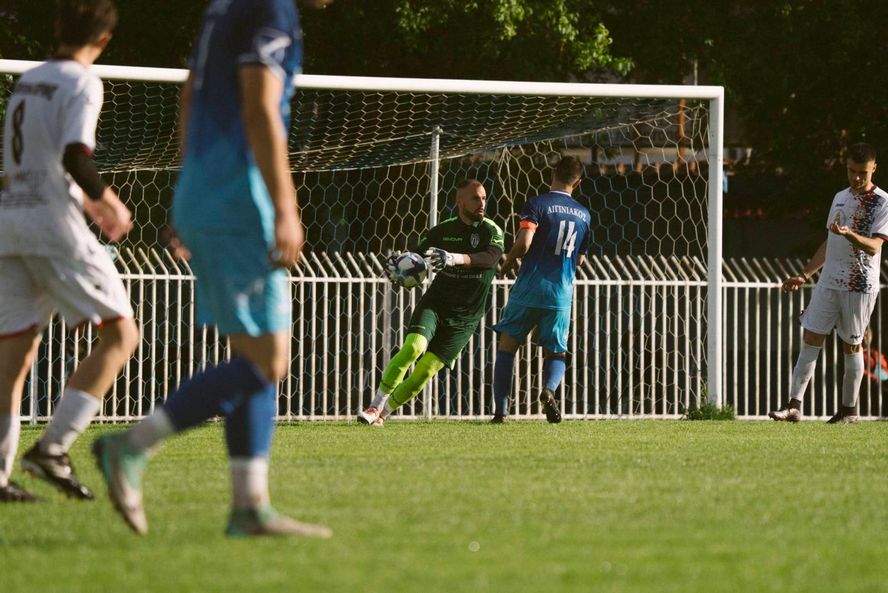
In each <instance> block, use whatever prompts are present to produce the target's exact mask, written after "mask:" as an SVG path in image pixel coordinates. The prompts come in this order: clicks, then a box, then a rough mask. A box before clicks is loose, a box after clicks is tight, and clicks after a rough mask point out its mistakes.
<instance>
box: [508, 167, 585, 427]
mask: <svg viewBox="0 0 888 593" xmlns="http://www.w3.org/2000/svg"><path fill="white" fill-rule="evenodd" d="M582 175H583V164H582V163H581V162H580V161H579V159H577V158H575V157H564V158H562V159H561V160H560V161H559V162H558V164H556V165H555V167H554V168H553V170H552V185H551V188H550V190H549V192H548V193H545V194H543V195H541V196H537V197H535V198H531V199H530V200H528V201H527V204H525V205H524V208H523V209H522V210H521V214H520V218H521V228H520V230H519V231H518V235H517V236H516V237H515V244H514V245H513V247H512V250H511V251H510V252H509V254H508V255H507V256H506V260H505V262H504V263H503V272H508V271H509V270H510V269H512V268H514V267H515V266H516V265H517V263H518V259H519V258H521V268H520V270H519V271H518V279H517V280H515V284H514V286H513V287H512V290H511V291H510V292H509V302H508V303H507V304H506V307H505V309H504V310H503V315H502V318H501V319H500V321H499V323H497V324H496V326H495V327H494V329H495V330H496V331H497V332H498V333H499V346H498V349H497V353H496V364H495V365H494V371H493V397H494V406H495V407H494V416H493V419H492V422H494V423H499V422H503V420H504V419H505V417H506V416H507V415H508V402H509V395H510V394H511V392H512V368H513V366H514V364H515V352H517V351H518V347H519V346H521V344H522V343H523V342H524V340H525V339H526V338H527V336H528V334H529V333H530V332H531V331H534V330H536V334H535V335H536V342H537V343H538V344H539V345H540V346H542V347H543V352H544V354H545V362H544V364H543V384H544V385H545V387H544V388H543V390H542V392H541V393H540V395H539V399H540V403H542V405H543V410H544V411H545V412H546V420H548V421H549V422H551V423H557V422H561V412H560V410H559V409H558V401H557V400H556V399H555V390H557V389H558V385H560V384H561V380H562V379H563V378H564V371H565V367H566V356H567V334H568V332H569V331H570V309H571V301H572V300H573V283H574V277H575V276H576V273H577V265H582V263H583V261H584V260H585V258H586V255H585V254H586V251H587V249H588V246H589V210H588V209H587V208H586V207H585V206H583V205H582V204H580V203H579V202H577V201H576V200H574V199H573V198H572V197H571V194H573V192H574V190H575V189H576V188H577V187H578V186H579V185H580V180H581V178H582Z"/></svg>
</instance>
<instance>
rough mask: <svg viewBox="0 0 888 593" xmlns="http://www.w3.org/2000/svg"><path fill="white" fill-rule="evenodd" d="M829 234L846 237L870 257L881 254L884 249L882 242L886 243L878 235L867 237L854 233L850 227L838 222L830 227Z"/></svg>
mask: <svg viewBox="0 0 888 593" xmlns="http://www.w3.org/2000/svg"><path fill="white" fill-rule="evenodd" d="M829 232H831V233H835V234H837V235H841V236H842V237H845V239H847V240H848V242H849V243H851V244H852V245H854V246H855V247H857V248H858V249H860V250H861V251H863V252H864V253H866V254H868V255H876V254H877V253H879V251H880V250H881V249H882V242H883V241H884V239H883V238H882V237H880V236H878V235H876V236H873V237H866V236H864V235H861V234H860V233H856V232H854V231H853V230H851V228H850V227H848V226H844V225H840V224H839V223H837V222H833V223H832V224H830V225H829Z"/></svg>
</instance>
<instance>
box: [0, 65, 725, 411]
mask: <svg viewBox="0 0 888 593" xmlns="http://www.w3.org/2000/svg"><path fill="white" fill-rule="evenodd" d="M8 82H9V81H8V80H7V84H8ZM178 95H179V87H178V85H176V84H172V83H155V82H139V81H119V80H114V81H111V80H109V81H105V107H104V110H103V113H102V116H101V120H100V123H99V130H98V135H97V140H98V147H97V152H96V159H97V162H98V163H99V165H100V168H101V170H102V171H103V173H104V175H105V178H106V179H107V180H108V181H109V182H110V183H111V184H112V186H113V187H115V189H117V191H118V192H119V193H120V195H121V197H122V198H123V199H124V201H125V202H126V203H127V204H128V205H129V206H130V207H131V209H132V210H133V214H134V219H135V222H136V228H135V229H134V231H133V232H132V233H131V234H130V235H129V236H128V237H127V238H126V239H125V240H124V241H123V242H122V244H121V246H120V252H119V253H120V259H119V263H120V266H121V270H122V271H123V272H124V275H125V278H126V281H127V282H128V286H129V287H130V289H131V295H132V297H133V299H134V302H135V303H136V304H137V307H136V311H137V315H138V316H139V317H140V321H141V323H142V327H143V338H144V339H143V345H142V347H141V348H140V350H139V352H137V354H136V357H135V358H134V360H133V362H131V363H130V366H129V367H128V370H127V372H126V373H125V376H124V378H122V379H121V381H120V382H119V383H118V386H117V387H115V394H120V397H119V399H114V400H109V401H113V402H114V403H110V404H108V406H107V407H106V411H105V412H106V414H107V415H108V416H109V417H115V418H129V417H136V416H139V415H141V414H142V413H144V412H147V411H148V410H149V409H150V408H151V406H152V405H153V404H154V403H155V402H156V401H159V400H162V398H163V397H165V395H166V393H167V392H168V390H169V388H170V386H171V385H175V384H176V383H177V382H178V380H179V379H180V378H181V377H182V376H187V374H188V372H190V371H191V370H193V369H194V368H200V367H201V366H202V365H204V364H208V363H212V362H214V361H215V360H218V359H219V358H220V357H224V356H225V355H226V348H225V345H224V343H222V342H220V341H219V340H218V338H217V337H216V336H215V335H214V334H213V333H212V332H211V331H210V330H207V329H206V328H200V327H197V326H195V325H194V323H193V299H192V295H191V284H190V272H189V270H188V268H187V265H182V264H179V265H178V268H177V267H176V266H177V264H174V263H173V262H172V261H171V260H169V258H167V257H166V256H165V255H161V254H159V253H158V252H157V251H156V250H157V246H158V240H159V235H160V232H161V229H162V228H163V226H164V225H165V224H167V223H168V213H169V207H170V203H171V200H172V193H173V188H174V186H175V181H176V175H177V167H178V165H179V162H178V161H179V154H178V148H177V131H176V118H177V103H178ZM5 100H6V97H5V95H4V97H2V98H0V110H2V109H3V107H4V105H5V103H4V102H5ZM292 113H293V125H292V128H291V130H290V137H289V146H290V153H291V155H290V156H291V162H292V165H293V174H294V180H295V181H296V184H297V188H298V193H299V200H300V203H301V205H302V209H303V216H304V220H305V224H306V229H307V239H308V242H307V249H306V258H305V261H304V262H303V264H302V265H300V266H299V268H298V270H296V272H295V273H294V282H293V288H292V291H293V296H294V311H295V313H296V322H295V325H294V331H295V337H294V342H293V364H292V366H291V371H292V372H291V375H290V377H289V378H288V379H287V381H285V382H284V384H283V385H282V404H281V409H280V411H281V414H282V415H284V416H285V417H297V418H298V417H345V416H349V415H352V414H354V413H355V412H356V411H357V409H358V408H359V407H360V406H361V405H366V403H367V402H368V401H369V398H370V396H371V395H372V393H373V391H374V390H375V388H376V383H377V381H378V380H379V376H380V374H381V372H382V369H383V368H384V366H385V363H386V362H387V360H388V357H389V356H390V355H391V353H392V350H393V349H394V348H396V347H397V346H398V345H399V343H400V340H401V339H402V338H403V326H404V323H405V322H406V316H407V315H409V311H410V309H411V306H412V304H414V303H415V299H416V298H417V297H418V293H416V292H414V293H409V294H408V293H406V292H405V291H399V290H394V289H392V287H391V286H390V285H388V283H387V282H386V281H385V280H384V278H383V275H382V269H381V266H380V265H379V263H378V262H379V258H380V257H381V256H383V255H384V254H386V253H388V252H390V251H392V250H406V249H409V248H410V247H412V246H413V245H415V243H416V242H417V240H418V238H419V234H420V233H421V232H422V230H423V229H425V228H426V227H427V226H428V225H429V222H430V220H431V216H430V214H431V213H430V207H429V192H430V187H431V177H430V175H431V171H432V167H431V163H430V149H431V144H432V138H433V134H434V133H436V132H435V130H436V129H437V130H439V133H440V136H439V141H440V161H439V165H440V171H439V178H438V182H439V187H440V193H439V199H438V212H437V213H436V218H437V220H441V219H443V218H444V217H448V216H451V215H452V214H453V211H452V204H451V201H452V195H453V192H454V189H455V187H456V185H457V183H458V182H459V181H460V180H462V179H465V178H468V177H473V178H477V179H479V180H480V181H481V182H482V183H483V184H484V186H485V188H486V189H487V193H488V198H489V202H488V212H487V215H488V216H489V217H490V218H492V219H493V220H494V222H496V223H497V224H499V225H500V226H501V227H503V229H504V230H505V231H506V235H507V246H508V244H510V241H511V238H512V237H514V235H515V232H516V231H517V213H518V212H519V211H520V209H521V207H522V206H523V205H524V203H525V202H526V201H527V200H528V199H529V198H531V197H533V196H535V195H537V194H539V193H541V192H543V191H546V189H547V188H548V184H549V182H550V177H549V166H550V165H551V164H552V163H553V162H554V161H555V160H556V159H557V158H559V157H560V156H561V155H566V154H571V155H575V156H578V157H579V158H580V159H581V160H583V161H584V162H585V163H586V176H585V178H584V180H583V182H582V185H581V188H580V190H579V192H578V194H579V195H580V196H579V199H580V200H581V201H583V202H585V204H586V205H587V206H588V207H589V208H590V211H591V212H592V222H591V227H592V240H591V244H592V251H591V254H592V255H594V256H596V257H597V258H598V259H597V260H591V261H590V263H589V265H588V266H587V267H586V268H585V269H584V270H582V271H581V273H580V276H579V278H580V282H579V283H578V288H577V301H576V303H577V304H576V307H575V311H574V316H575V318H576V319H575V323H574V331H573V333H572V336H571V340H572V341H571V352H572V357H571V365H572V366H571V370H569V372H568V380H567V381H566V382H565V387H563V390H562V395H563V397H564V399H565V410H566V412H567V413H568V414H574V415H578V416H583V415H623V414H662V415H670V414H671V415H674V414H680V413H681V412H682V411H683V409H684V407H686V406H687V404H688V402H689V401H697V399H698V398H699V397H700V396H701V394H702V392H703V388H702V387H701V377H705V365H706V361H705V292H706V291H705V277H703V276H701V274H700V270H701V269H703V270H705V264H704V263H703V262H705V261H706V257H707V255H708V250H707V231H706V213H707V191H708V164H707V160H706V149H707V145H708V135H709V120H708V108H707V102H704V101H691V100H688V101H676V100H665V99H644V100H642V99H634V98H631V97H625V98H594V97H593V98H589V97H573V96H519V95H473V94H432V93H408V92H367V91H351V92H349V91H331V90H318V89H309V90H305V91H300V92H297V95H296V97H295V99H294V104H293V106H292ZM140 253H143V254H145V255H144V256H143V255H139V254H140ZM670 258H672V259H670ZM673 260H675V261H680V262H684V263H682V264H681V266H678V269H680V270H682V271H676V272H675V273H671V272H670V273H669V274H666V273H665V272H663V269H664V268H665V267H666V266H667V264H664V263H662V262H669V261H673ZM596 261H597V262H599V263H596ZM602 262H605V263H602ZM658 262H660V263H658ZM596 266H598V267H596ZM602 270H606V273H605V272H602ZM510 285H511V279H502V280H498V281H497V284H496V286H495V289H494V296H493V297H492V303H491V307H490V311H489V312H488V316H487V317H486V318H485V321H484V322H483V323H482V327H481V330H480V332H479V333H478V334H477V335H476V336H475V337H474V338H473V339H472V341H471V342H470V344H469V346H467V348H466V350H465V352H464V354H463V357H462V358H461V359H460V361H459V362H458V364H457V367H456V368H455V369H454V371H452V372H451V373H443V374H442V375H441V377H440V378H439V379H438V380H436V382H435V383H434V385H433V389H432V392H433V396H432V399H431V400H428V401H422V400H417V401H416V402H414V403H413V404H412V405H411V406H409V407H407V408H406V411H405V413H406V414H407V415H421V414H425V415H429V414H435V415H454V416H477V415H483V414H486V413H488V412H489V407H490V387H489V385H490V382H491V380H492V379H491V378H492V360H493V348H494V347H495V346H494V345H495V336H494V334H493V332H492V329H491V326H492V325H493V323H494V322H495V320H496V318H497V317H498V315H499V310H500V309H501V307H502V305H503V304H504V302H505V300H506V299H507V294H508V288H509V286H510ZM170 291H172V292H170ZM51 336H52V337H51V339H50V342H48V345H45V346H44V347H43V348H42V349H41V360H40V361H38V364H37V365H36V366H35V374H34V375H35V376H34V378H33V379H32V381H31V382H30V383H29V387H28V389H29V390H31V393H32V394H33V397H34V398H35V399H34V400H33V401H34V404H33V410H35V411H36V413H37V415H38V416H42V415H43V414H45V413H46V412H47V411H48V410H49V409H50V408H49V403H51V398H54V397H56V396H57V394H58V389H59V387H60V385H61V383H60V381H61V379H62V378H63V377H64V376H65V374H64V372H63V369H69V368H70V366H71V365H72V364H73V363H74V362H75V361H76V360H78V359H79V358H82V356H83V355H84V354H85V352H87V351H88V349H89V347H90V345H91V344H92V338H93V336H92V335H91V334H90V335H81V334H78V335H77V336H76V339H75V337H74V336H73V335H72V334H70V333H65V331H64V330H63V328H62V327H61V326H58V327H56V326H54V329H53V331H52V332H51ZM529 352H531V354H532V355H531V356H529V357H526V356H525V357H523V358H521V359H519V364H518V365H517V367H516V373H517V376H516V378H517V380H516V384H517V385H518V397H517V398H516V411H518V412H519V413H521V414H536V413H538V412H539V411H538V410H537V409H536V406H535V404H534V403H532V397H531V396H532V395H533V391H534V390H535V389H538V388H539V377H540V376H541V373H540V372H539V371H540V369H539V368H537V366H538V364H539V361H538V359H537V358H535V355H536V354H537V352H536V350H529ZM52 369H56V370H55V371H52ZM183 374H184V375H183ZM115 397H117V396H115ZM522 398H523V399H522ZM29 405H30V404H29Z"/></svg>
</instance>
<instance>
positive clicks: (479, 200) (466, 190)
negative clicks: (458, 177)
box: [456, 179, 487, 221]
mask: <svg viewBox="0 0 888 593" xmlns="http://www.w3.org/2000/svg"><path fill="white" fill-rule="evenodd" d="M486 204H487V191H486V190H485V189H484V185H483V184H482V183H481V182H480V181H478V180H477V179H465V180H463V181H460V182H459V183H458V184H456V207H457V209H458V210H459V213H460V217H461V218H465V219H468V220H473V221H477V220H481V219H482V218H484V207H485V205H486Z"/></svg>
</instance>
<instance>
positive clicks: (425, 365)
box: [387, 352, 444, 410]
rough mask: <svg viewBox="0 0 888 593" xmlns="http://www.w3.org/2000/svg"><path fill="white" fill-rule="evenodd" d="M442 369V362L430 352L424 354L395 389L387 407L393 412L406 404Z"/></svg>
mask: <svg viewBox="0 0 888 593" xmlns="http://www.w3.org/2000/svg"><path fill="white" fill-rule="evenodd" d="M443 368H444V361H443V360H441V359H440V358H438V357H437V356H436V355H434V354H432V353H431V352H426V353H425V355H423V357H422V358H420V359H419V362H418V363H416V368H414V369H413V372H412V373H410V376H409V377H407V378H406V379H404V381H403V382H401V384H400V385H398V387H397V388H395V390H394V392H392V395H391V397H390V398H389V400H388V402H387V403H388V405H389V406H390V407H391V409H392V410H395V409H397V408H399V407H400V406H403V405H404V404H406V403H407V402H408V401H410V400H411V399H413V398H414V397H416V394H417V393H419V392H420V391H422V388H423V387H425V384H426V383H428V382H429V379H431V378H432V377H434V376H435V375H437V374H438V371H440V370H441V369H443Z"/></svg>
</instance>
